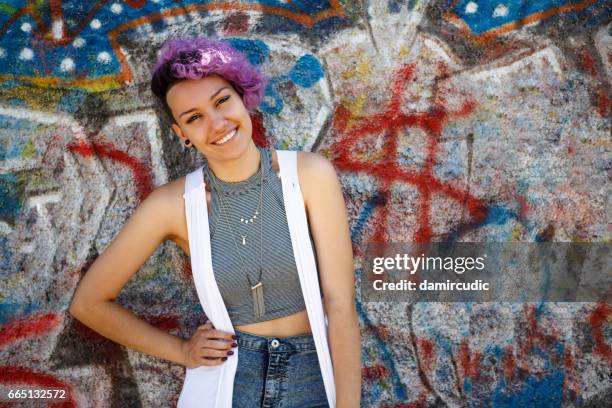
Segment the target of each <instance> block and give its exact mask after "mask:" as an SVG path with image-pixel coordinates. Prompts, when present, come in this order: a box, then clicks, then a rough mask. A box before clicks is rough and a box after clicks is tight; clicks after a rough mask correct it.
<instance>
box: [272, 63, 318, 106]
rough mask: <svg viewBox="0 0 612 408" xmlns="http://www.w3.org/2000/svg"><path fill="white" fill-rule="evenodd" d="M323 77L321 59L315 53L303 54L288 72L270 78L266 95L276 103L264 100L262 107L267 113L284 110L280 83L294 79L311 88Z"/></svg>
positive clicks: (294, 81)
mask: <svg viewBox="0 0 612 408" xmlns="http://www.w3.org/2000/svg"><path fill="white" fill-rule="evenodd" d="M321 78H323V67H322V66H321V63H320V62H319V60H317V59H316V58H315V57H314V56H313V55H309V54H306V55H303V56H302V57H300V58H299V59H298V60H297V61H296V63H295V65H294V66H293V68H291V70H290V71H289V73H288V74H285V75H279V76H277V77H274V78H272V79H270V82H268V86H267V87H266V97H267V98H269V99H272V100H274V103H272V104H271V103H269V102H268V100H264V102H263V103H262V104H261V109H262V110H263V111H264V112H266V113H271V114H276V113H280V112H281V111H282V110H283V107H284V103H283V98H282V96H281V95H280V92H279V91H278V87H279V85H281V84H283V83H285V82H287V81H292V82H293V83H295V84H296V85H298V86H300V87H302V88H310V87H311V86H313V85H314V84H316V83H317V82H318V81H319V80H320V79H321Z"/></svg>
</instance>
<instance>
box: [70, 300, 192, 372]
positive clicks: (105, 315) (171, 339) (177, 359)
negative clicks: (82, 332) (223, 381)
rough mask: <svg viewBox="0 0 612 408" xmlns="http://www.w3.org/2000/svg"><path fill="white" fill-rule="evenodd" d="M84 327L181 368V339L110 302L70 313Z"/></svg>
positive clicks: (84, 307)
mask: <svg viewBox="0 0 612 408" xmlns="http://www.w3.org/2000/svg"><path fill="white" fill-rule="evenodd" d="M70 312H71V313H72V315H73V316H74V317H75V318H76V319H78V320H80V321H81V322H82V323H83V324H85V325H86V326H88V327H90V328H91V329H93V330H94V331H96V332H98V333H100V334H101V335H102V336H104V337H107V338H109V339H111V340H113V341H115V342H117V343H119V344H122V345H124V346H126V347H129V348H131V349H134V350H137V351H140V352H142V353H145V354H149V355H152V356H155V357H158V358H161V359H164V360H169V361H172V362H174V363H177V364H181V365H184V364H185V362H184V360H185V358H184V352H183V345H184V341H183V339H181V338H179V337H177V336H173V335H171V334H168V333H166V332H164V331H162V330H160V329H158V328H156V327H153V326H151V325H150V324H148V323H146V322H145V321H143V320H142V319H140V318H139V317H137V316H136V315H134V314H133V313H132V312H130V311H129V310H127V309H125V308H123V307H122V306H120V305H118V304H116V303H114V302H112V301H101V302H98V303H96V304H93V305H87V306H81V307H80V308H72V307H71V309H70Z"/></svg>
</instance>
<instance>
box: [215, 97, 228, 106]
mask: <svg viewBox="0 0 612 408" xmlns="http://www.w3.org/2000/svg"><path fill="white" fill-rule="evenodd" d="M229 98H230V95H227V96H224V97H223V98H221V99H219V100H218V101H217V106H219V105H221V104H222V103H225V102H227V100H228V99H229Z"/></svg>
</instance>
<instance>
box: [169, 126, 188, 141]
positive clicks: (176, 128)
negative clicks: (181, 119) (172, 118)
mask: <svg viewBox="0 0 612 408" xmlns="http://www.w3.org/2000/svg"><path fill="white" fill-rule="evenodd" d="M172 130H174V134H175V135H176V136H178V138H179V139H181V140H185V136H183V130H182V129H181V127H180V126H179V125H177V124H176V123H173V124H172Z"/></svg>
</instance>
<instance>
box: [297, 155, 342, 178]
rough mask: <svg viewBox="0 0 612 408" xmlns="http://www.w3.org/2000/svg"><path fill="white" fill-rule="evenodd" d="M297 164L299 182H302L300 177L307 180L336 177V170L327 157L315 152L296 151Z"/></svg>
mask: <svg viewBox="0 0 612 408" xmlns="http://www.w3.org/2000/svg"><path fill="white" fill-rule="evenodd" d="M297 166H298V175H299V177H300V183H301V182H302V177H304V178H305V179H309V180H312V179H313V178H317V177H322V178H324V179H327V180H329V179H332V180H334V179H336V178H337V176H336V170H335V169H334V166H333V165H332V164H331V162H330V161H329V159H327V158H326V157H323V156H321V155H320V154H317V153H311V152H298V160H297ZM314 181H316V180H314Z"/></svg>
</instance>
